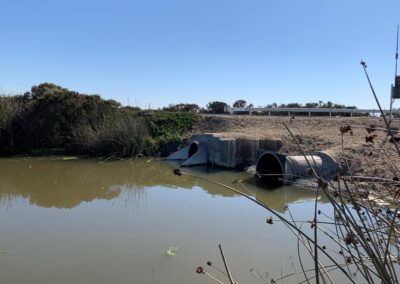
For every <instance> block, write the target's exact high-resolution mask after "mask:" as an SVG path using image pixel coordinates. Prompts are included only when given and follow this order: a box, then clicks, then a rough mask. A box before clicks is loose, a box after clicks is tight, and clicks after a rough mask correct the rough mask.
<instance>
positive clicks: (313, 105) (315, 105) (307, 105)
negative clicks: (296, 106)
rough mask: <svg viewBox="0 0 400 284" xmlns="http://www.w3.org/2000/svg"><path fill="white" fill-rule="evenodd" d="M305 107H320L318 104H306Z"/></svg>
mask: <svg viewBox="0 0 400 284" xmlns="http://www.w3.org/2000/svg"><path fill="white" fill-rule="evenodd" d="M305 107H306V108H317V107H318V103H306V104H305Z"/></svg>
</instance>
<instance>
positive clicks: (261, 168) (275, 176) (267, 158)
mask: <svg viewBox="0 0 400 284" xmlns="http://www.w3.org/2000/svg"><path fill="white" fill-rule="evenodd" d="M256 172H257V174H258V175H259V181H261V182H262V183H263V184H265V185H267V186H268V185H270V186H281V185H283V175H284V169H283V165H282V163H281V161H280V160H279V158H278V157H277V156H276V155H274V154H273V153H264V154H262V155H261V156H260V157H259V158H258V160H257V165H256Z"/></svg>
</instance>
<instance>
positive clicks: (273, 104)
mask: <svg viewBox="0 0 400 284" xmlns="http://www.w3.org/2000/svg"><path fill="white" fill-rule="evenodd" d="M266 107H268V108H277V107H278V104H277V103H272V104H269V105H267V106H266Z"/></svg>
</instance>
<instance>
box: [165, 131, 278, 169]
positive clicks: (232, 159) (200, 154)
mask: <svg viewBox="0 0 400 284" xmlns="http://www.w3.org/2000/svg"><path fill="white" fill-rule="evenodd" d="M193 143H196V144H197V145H198V151H197V153H194V154H193V155H192V156H191V157H189V152H190V151H189V149H190V146H191V145H193ZM281 146H282V142H281V141H280V140H276V139H249V138H223V137H217V136H214V135H212V134H201V135H193V136H192V137H191V138H190V139H189V145H188V146H187V147H185V148H183V149H181V150H179V151H177V152H175V153H173V154H172V155H170V156H169V157H167V159H169V160H186V161H185V162H184V163H183V164H182V166H192V165H199V163H201V162H204V164H206V163H209V164H211V165H215V166H219V167H225V168H236V167H240V166H246V165H251V164H254V163H255V162H256V159H257V151H258V150H259V149H262V150H266V151H279V149H280V148H281Z"/></svg>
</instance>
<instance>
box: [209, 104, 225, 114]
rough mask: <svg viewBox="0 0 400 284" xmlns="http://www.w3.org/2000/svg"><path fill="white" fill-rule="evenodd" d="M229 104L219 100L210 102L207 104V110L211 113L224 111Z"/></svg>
mask: <svg viewBox="0 0 400 284" xmlns="http://www.w3.org/2000/svg"><path fill="white" fill-rule="evenodd" d="M227 106H228V104H227V103H224V102H219V101H214V102H209V103H208V104H207V111H208V112H210V113H224V112H225V107H227Z"/></svg>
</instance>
